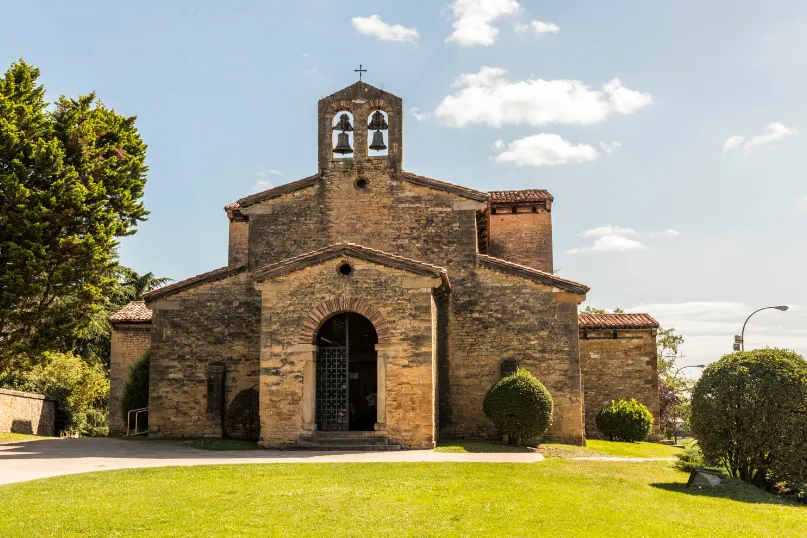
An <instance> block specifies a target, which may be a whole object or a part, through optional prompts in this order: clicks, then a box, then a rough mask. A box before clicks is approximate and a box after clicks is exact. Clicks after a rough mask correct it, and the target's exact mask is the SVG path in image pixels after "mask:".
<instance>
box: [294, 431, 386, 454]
mask: <svg viewBox="0 0 807 538" xmlns="http://www.w3.org/2000/svg"><path fill="white" fill-rule="evenodd" d="M296 446H297V447H298V448H304V449H307V450H333V451H355V452H364V451H384V450H401V447H400V445H396V444H393V443H391V442H390V441H389V439H387V438H386V437H383V436H380V435H378V434H376V433H375V432H314V433H313V434H311V435H307V436H305V437H300V438H299V439H298V440H297V443H296Z"/></svg>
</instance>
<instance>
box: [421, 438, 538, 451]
mask: <svg viewBox="0 0 807 538" xmlns="http://www.w3.org/2000/svg"><path fill="white" fill-rule="evenodd" d="M434 451H435V452H454V453H468V452H534V451H535V449H533V448H529V447H526V446H510V445H508V444H506V443H502V442H501V441H438V443H437V448H435V449H434Z"/></svg>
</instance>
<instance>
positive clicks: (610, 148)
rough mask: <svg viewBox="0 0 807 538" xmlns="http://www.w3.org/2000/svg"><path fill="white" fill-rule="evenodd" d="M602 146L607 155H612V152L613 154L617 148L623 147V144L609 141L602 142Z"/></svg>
mask: <svg viewBox="0 0 807 538" xmlns="http://www.w3.org/2000/svg"><path fill="white" fill-rule="evenodd" d="M600 147H601V148H602V150H603V151H604V152H605V153H606V154H607V155H610V154H612V153H613V152H614V151H616V150H618V149H619V148H621V147H622V144H621V143H619V142H611V143H610V144H609V143H608V142H600Z"/></svg>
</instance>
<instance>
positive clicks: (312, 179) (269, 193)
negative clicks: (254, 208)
mask: <svg viewBox="0 0 807 538" xmlns="http://www.w3.org/2000/svg"><path fill="white" fill-rule="evenodd" d="M317 178H319V174H314V175H313V176H308V177H305V178H303V179H298V180H297V181H292V182H291V183H286V184H285V185H279V186H277V187H273V188H271V189H268V190H265V191H261V192H258V193H255V194H250V195H249V196H245V197H244V198H241V199H240V200H238V201H236V202H233V203H231V204H227V205H226V206H224V209H225V210H227V211H231V210H233V209H240V208H242V207H249V206H251V205H255V204H258V203H260V202H263V201H264V200H269V199H271V198H277V197H278V196H280V195H282V194H288V193H290V192H294V191H297V190H300V189H304V188H306V187H310V186H311V185H313V184H314V183H316V181H317Z"/></svg>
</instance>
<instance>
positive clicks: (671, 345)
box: [656, 327, 684, 388]
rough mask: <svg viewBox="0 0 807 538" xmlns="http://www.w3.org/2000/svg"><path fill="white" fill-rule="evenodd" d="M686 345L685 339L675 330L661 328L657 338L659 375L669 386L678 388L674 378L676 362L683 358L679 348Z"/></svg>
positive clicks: (672, 328)
mask: <svg viewBox="0 0 807 538" xmlns="http://www.w3.org/2000/svg"><path fill="white" fill-rule="evenodd" d="M683 343H684V337H683V336H681V335H680V334H676V332H675V328H674V327H670V328H669V329H663V328H661V327H659V330H658V335H657V336H656V346H657V348H658V375H659V378H660V379H662V380H664V381H665V382H666V383H667V384H668V385H672V386H673V388H676V387H675V386H674V385H675V381H674V380H673V379H672V377H673V368H675V361H676V360H677V359H679V358H681V354H680V353H679V348H680V347H681V345H682V344H683Z"/></svg>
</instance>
